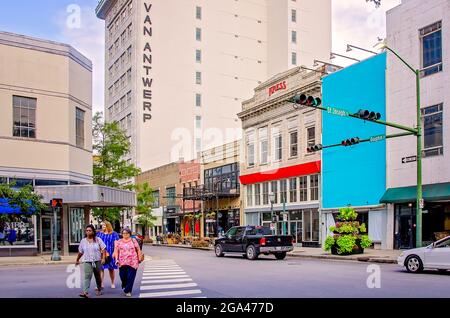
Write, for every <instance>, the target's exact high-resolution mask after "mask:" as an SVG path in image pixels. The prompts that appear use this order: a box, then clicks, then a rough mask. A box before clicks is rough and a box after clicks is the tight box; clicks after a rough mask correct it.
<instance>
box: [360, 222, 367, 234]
mask: <svg viewBox="0 0 450 318" xmlns="http://www.w3.org/2000/svg"><path fill="white" fill-rule="evenodd" d="M359 232H360V233H366V232H367V228H366V224H365V223H363V224H361V226H360V227H359Z"/></svg>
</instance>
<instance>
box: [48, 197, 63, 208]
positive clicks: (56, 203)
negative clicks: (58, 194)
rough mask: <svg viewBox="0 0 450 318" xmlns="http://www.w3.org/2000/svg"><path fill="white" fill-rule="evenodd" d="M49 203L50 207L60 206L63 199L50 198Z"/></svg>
mask: <svg viewBox="0 0 450 318" xmlns="http://www.w3.org/2000/svg"><path fill="white" fill-rule="evenodd" d="M50 205H51V206H52V208H62V206H63V200H62V199H51V200H50Z"/></svg>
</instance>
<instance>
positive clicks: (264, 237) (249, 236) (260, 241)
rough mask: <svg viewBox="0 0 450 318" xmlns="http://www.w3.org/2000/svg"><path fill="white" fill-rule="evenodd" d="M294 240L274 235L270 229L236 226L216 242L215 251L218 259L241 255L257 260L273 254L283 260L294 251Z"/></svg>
mask: <svg viewBox="0 0 450 318" xmlns="http://www.w3.org/2000/svg"><path fill="white" fill-rule="evenodd" d="M292 240H293V237H292V235H272V234H271V231H270V229H268V228H266V227H262V226H235V227H232V228H231V229H229V230H228V232H226V233H225V235H224V236H222V237H221V238H219V239H217V240H216V241H215V244H214V251H215V253H216V256H217V257H222V256H224V254H228V253H239V254H242V255H243V256H244V257H246V258H248V259H250V260H255V259H257V258H258V256H259V255H260V254H264V255H269V254H273V255H275V257H276V258H277V259H279V260H282V259H284V258H285V257H286V253H287V252H289V251H292V250H293V249H294V246H293V244H292Z"/></svg>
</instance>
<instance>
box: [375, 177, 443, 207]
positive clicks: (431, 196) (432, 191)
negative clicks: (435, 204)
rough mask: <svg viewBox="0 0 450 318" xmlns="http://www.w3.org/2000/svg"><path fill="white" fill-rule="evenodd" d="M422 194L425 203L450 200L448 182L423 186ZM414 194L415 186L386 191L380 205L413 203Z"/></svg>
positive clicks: (415, 191)
mask: <svg viewBox="0 0 450 318" xmlns="http://www.w3.org/2000/svg"><path fill="white" fill-rule="evenodd" d="M422 192H423V198H424V200H425V201H441V200H450V182H448V183H436V184H426V185H423V186H422ZM416 193H417V188H416V187H415V186H412V187H403V188H391V189H387V190H386V192H385V193H384V195H383V197H382V198H381V200H380V203H406V202H415V201H416V197H417V196H416Z"/></svg>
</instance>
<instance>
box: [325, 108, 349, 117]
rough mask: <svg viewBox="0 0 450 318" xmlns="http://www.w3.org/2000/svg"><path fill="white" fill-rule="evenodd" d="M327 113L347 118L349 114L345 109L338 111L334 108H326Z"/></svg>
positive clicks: (338, 109)
mask: <svg viewBox="0 0 450 318" xmlns="http://www.w3.org/2000/svg"><path fill="white" fill-rule="evenodd" d="M327 113H328V114H331V115H335V116H341V117H348V115H349V112H348V111H346V110H345V109H340V108H336V107H327Z"/></svg>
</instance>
